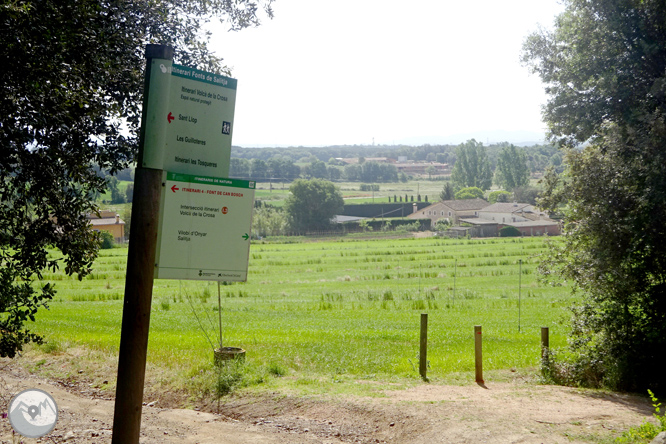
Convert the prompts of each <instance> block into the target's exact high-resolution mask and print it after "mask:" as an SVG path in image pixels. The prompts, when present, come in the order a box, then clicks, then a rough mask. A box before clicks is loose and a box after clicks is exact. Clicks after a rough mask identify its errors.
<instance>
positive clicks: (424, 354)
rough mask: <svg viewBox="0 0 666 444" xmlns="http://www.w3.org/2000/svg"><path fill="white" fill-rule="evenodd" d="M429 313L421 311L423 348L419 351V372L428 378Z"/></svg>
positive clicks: (422, 376)
mask: <svg viewBox="0 0 666 444" xmlns="http://www.w3.org/2000/svg"><path fill="white" fill-rule="evenodd" d="M427 372H428V313H421V350H420V352H419V373H420V374H421V378H423V380H424V381H427V380H428V377H427Z"/></svg>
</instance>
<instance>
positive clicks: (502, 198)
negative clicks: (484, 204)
mask: <svg viewBox="0 0 666 444" xmlns="http://www.w3.org/2000/svg"><path fill="white" fill-rule="evenodd" d="M512 196H513V194H511V193H509V192H508V191H502V190H499V191H493V192H491V193H490V194H489V195H488V202H490V203H491V204H494V203H497V202H510V201H511V197H512Z"/></svg>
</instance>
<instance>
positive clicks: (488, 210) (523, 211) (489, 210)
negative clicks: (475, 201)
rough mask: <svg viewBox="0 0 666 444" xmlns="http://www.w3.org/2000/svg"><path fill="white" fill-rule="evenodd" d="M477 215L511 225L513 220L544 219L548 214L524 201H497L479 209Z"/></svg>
mask: <svg viewBox="0 0 666 444" xmlns="http://www.w3.org/2000/svg"><path fill="white" fill-rule="evenodd" d="M478 217H480V218H482V219H488V220H492V221H495V222H497V223H501V224H507V225H512V226H513V223H514V222H528V221H535V220H546V219H548V216H547V215H546V213H544V212H543V211H539V210H537V209H536V208H535V207H534V206H533V205H530V204H525V203H516V202H513V203H508V202H506V203H505V202H497V203H494V204H492V205H488V206H486V207H485V208H482V209H481V210H479V213H478Z"/></svg>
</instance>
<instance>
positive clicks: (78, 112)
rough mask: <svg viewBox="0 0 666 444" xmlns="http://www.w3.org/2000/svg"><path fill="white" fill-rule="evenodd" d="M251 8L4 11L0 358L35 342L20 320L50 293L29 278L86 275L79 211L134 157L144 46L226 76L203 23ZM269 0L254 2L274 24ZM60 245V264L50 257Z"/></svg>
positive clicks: (246, 15)
mask: <svg viewBox="0 0 666 444" xmlns="http://www.w3.org/2000/svg"><path fill="white" fill-rule="evenodd" d="M258 1H259V0H257V1H253V0H238V1H233V2H232V1H229V0H198V1H188V2H182V1H178V0H167V1H163V2H159V3H155V2H152V1H136V2H131V3H128V2H126V1H121V0H110V1H103V2H102V1H99V0H81V1H71V2H70V1H57V0H37V1H31V2H14V1H3V3H2V5H1V6H0V57H1V58H2V60H3V61H4V62H3V63H4V65H3V69H2V70H0V149H1V150H2V155H0V264H1V268H2V278H1V279H0V313H2V315H3V316H2V317H1V319H0V330H2V340H1V342H0V356H14V355H15V353H16V352H17V351H20V349H21V347H22V344H24V343H26V342H29V341H31V340H39V338H38V337H37V336H35V335H34V334H32V333H30V332H29V330H28V329H27V328H26V327H25V325H24V323H25V321H27V320H28V319H30V320H34V315H35V313H36V311H37V308H38V307H43V306H45V305H46V304H47V302H48V300H49V299H51V298H52V296H53V294H54V293H53V287H52V286H50V285H46V286H43V287H42V288H41V290H35V289H34V287H33V286H32V285H31V280H32V279H33V278H34V277H40V276H41V271H42V270H44V269H45V268H48V269H55V268H58V267H59V266H61V265H62V264H64V269H65V271H66V272H67V273H68V274H77V275H78V276H79V278H81V277H83V276H84V275H85V274H87V273H89V272H90V269H91V266H92V263H93V260H94V258H95V256H96V253H97V250H98V248H99V238H98V236H97V235H95V234H94V233H93V232H92V230H91V229H90V227H89V222H88V220H87V219H86V213H91V212H95V211H96V210H97V208H96V205H95V202H94V200H93V196H95V195H97V194H100V193H103V192H104V189H105V187H106V183H105V179H104V178H103V177H100V175H98V174H97V171H99V170H109V171H110V172H111V173H114V172H116V171H119V170H121V169H123V168H125V167H126V166H127V165H128V164H129V163H130V162H132V161H133V160H134V158H135V155H136V152H137V134H138V131H139V124H140V111H141V101H142V93H143V72H144V69H145V58H144V47H145V45H146V44H147V43H161V44H168V45H171V46H173V47H175V48H176V49H177V51H176V55H175V60H176V61H177V62H178V63H181V64H185V65H190V66H194V67H197V68H200V69H205V70H208V71H215V72H227V70H226V68H225V67H224V66H223V65H222V63H221V59H220V58H219V57H217V56H215V55H214V54H213V53H212V52H211V51H210V50H209V48H208V46H207V40H208V35H207V34H206V33H204V32H202V31H201V29H202V27H203V25H204V23H206V22H208V21H209V20H210V19H211V18H219V19H221V20H223V21H224V22H225V23H226V26H227V27H228V28H231V29H241V28H244V27H247V26H252V25H256V24H257V23H258V15H257V13H258ZM271 2H272V0H265V1H264V2H262V3H260V4H261V5H263V7H264V9H265V10H266V11H267V13H268V14H269V15H270V14H271V11H270V4H271ZM52 247H56V248H58V249H59V250H60V251H61V252H62V253H63V257H62V258H61V259H56V258H53V257H50V256H49V255H48V251H47V249H48V248H52Z"/></svg>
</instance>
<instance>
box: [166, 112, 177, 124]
mask: <svg viewBox="0 0 666 444" xmlns="http://www.w3.org/2000/svg"><path fill="white" fill-rule="evenodd" d="M173 119H175V117H174V116H173V114H171V113H169V115H168V116H167V120H168V121H169V123H171V122H173Z"/></svg>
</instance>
